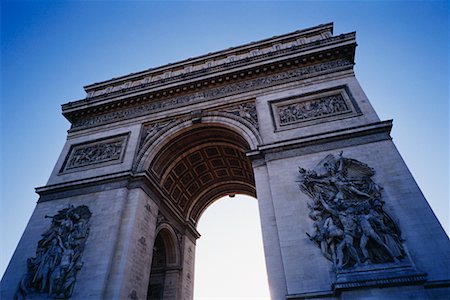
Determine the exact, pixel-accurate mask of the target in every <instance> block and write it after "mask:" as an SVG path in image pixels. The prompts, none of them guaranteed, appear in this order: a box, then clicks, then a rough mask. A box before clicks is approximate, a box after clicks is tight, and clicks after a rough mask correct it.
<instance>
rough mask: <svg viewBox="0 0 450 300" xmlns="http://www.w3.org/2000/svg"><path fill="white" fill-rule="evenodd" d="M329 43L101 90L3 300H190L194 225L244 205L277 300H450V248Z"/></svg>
mask: <svg viewBox="0 0 450 300" xmlns="http://www.w3.org/2000/svg"><path fill="white" fill-rule="evenodd" d="M332 30H333V26H332V24H325V25H320V26H317V27H313V28H309V29H305V30H301V31H296V32H293V33H289V34H285V35H282V36H278V37H273V38H270V39H267V40H263V41H259V42H253V43H250V44H247V45H243V46H239V47H235V48H230V49H227V50H224V51H219V52H215V53H210V54H207V55H204V56H200V57H197V58H192V59H187V60H184V61H181V62H178V63H173V64H169V65H165V66H162V67H158V68H154V69H150V70H146V71H143V72H138V73H134V74H131V75H127V76H123V77H119V78H115V79H111V80H108V81H104V82H101V83H95V84H92V85H89V86H86V87H85V90H86V93H87V96H86V98H85V99H82V100H78V101H74V102H69V103H67V104H64V105H63V106H62V111H63V115H64V116H65V117H66V118H67V119H68V120H69V121H70V122H71V124H72V126H71V128H70V130H69V131H68V137H67V142H66V144H65V146H64V148H63V150H62V153H61V155H60V157H59V159H58V161H57V163H56V166H55V168H54V170H53V173H52V174H51V176H50V179H49V181H48V183H47V185H46V186H44V187H40V188H37V193H38V194H39V195H40V199H39V201H38V204H37V206H36V209H35V211H34V213H33V215H32V217H31V220H30V222H29V224H28V226H27V228H26V230H25V232H24V234H23V236H22V238H21V240H20V243H19V245H18V247H17V249H16V251H15V254H14V256H13V258H12V260H11V262H10V264H9V266H8V269H7V271H6V273H5V276H4V277H3V280H2V283H1V298H2V299H12V298H14V297H17V298H19V299H22V298H30V299H34V298H37V299H38V298H43V299H48V298H69V297H72V298H76V299H101V298H103V299H192V298H193V283H194V257H195V242H196V239H197V238H198V237H199V233H198V232H197V230H196V224H197V222H198V220H199V218H200V216H201V214H202V213H203V211H204V210H205V209H206V208H207V207H208V206H209V205H210V204H211V203H212V202H213V201H215V200H217V199H218V198H220V197H222V196H225V195H232V194H236V193H240V194H247V195H251V196H254V197H256V198H257V199H258V203H259V211H260V218H261V224H262V232H263V242H264V252H265V258H266V265H267V273H268V279H269V285H270V291H271V296H272V299H305V298H311V297H314V298H364V297H372V298H374V299H376V298H377V299H380V298H385V297H389V298H419V299H423V298H445V297H448V295H449V294H450V290H449V282H450V281H449V280H450V269H449V264H450V259H449V258H450V247H449V240H448V238H447V236H446V234H445V232H444V231H443V229H442V227H441V226H440V224H439V222H438V221H437V219H436V217H435V216H434V214H433V212H432V211H431V209H430V207H429V206H428V203H427V202H426V200H425V199H424V197H423V195H422V193H421V192H420V190H419V188H418V186H417V184H416V183H415V181H414V179H413V178H412V176H411V174H410V172H409V171H408V169H407V167H406V165H405V164H404V162H403V160H402V158H401V157H400V155H399V153H398V151H397V149H396V148H395V146H394V144H393V143H392V141H391V137H390V130H391V127H392V122H391V121H390V120H388V121H381V120H380V119H379V118H378V116H377V114H376V113H375V111H374V110H373V108H372V106H371V105H370V102H369V100H368V99H367V97H366V95H365V94H364V92H363V90H362V89H361V87H360V85H359V84H358V81H357V80H356V78H355V75H354V73H353V65H354V56H355V48H356V40H355V33H347V34H341V35H337V36H333V33H332ZM242 267H245V266H242ZM230 288H232V287H230Z"/></svg>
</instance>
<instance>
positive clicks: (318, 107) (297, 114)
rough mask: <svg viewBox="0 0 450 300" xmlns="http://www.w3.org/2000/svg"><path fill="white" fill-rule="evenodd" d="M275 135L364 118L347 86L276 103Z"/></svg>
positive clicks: (274, 117)
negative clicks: (349, 118) (323, 124)
mask: <svg viewBox="0 0 450 300" xmlns="http://www.w3.org/2000/svg"><path fill="white" fill-rule="evenodd" d="M270 105H271V108H272V116H273V121H274V125H275V131H280V130H286V129H292V128H296V127H303V126H308V125H314V124H318V123H323V122H327V121H334V120H338V119H342V118H348V117H354V116H356V115H359V114H361V112H360V110H359V108H358V106H357V104H356V102H355V100H354V99H353V97H352V95H351V93H350V90H349V89H348V87H347V86H338V87H335V88H332V89H327V90H321V91H316V92H313V93H309V94H304V95H299V96H294V97H289V98H286V99H281V100H277V101H273V102H272V103H271V104H270Z"/></svg>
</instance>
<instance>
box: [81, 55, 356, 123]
mask: <svg viewBox="0 0 450 300" xmlns="http://www.w3.org/2000/svg"><path fill="white" fill-rule="evenodd" d="M352 65H353V63H352V62H351V61H350V60H349V59H345V58H343V59H338V60H334V61H328V62H324V63H319V64H315V65H310V66H306V67H302V68H298V69H293V70H289V71H286V72H283V73H278V74H273V75H269V76H264V77H260V78H255V79H252V80H247V81H241V82H236V83H232V84H228V85H225V86H221V87H217V88H213V89H209V90H206V91H201V92H197V93H193V94H189V95H184V96H179V97H174V98H171V99H167V100H161V101H156V102H151V103H146V104H141V105H138V106H134V107H129V108H125V109H123V110H120V111H114V112H109V113H105V114H101V115H96V116H88V117H85V118H82V119H79V120H77V121H75V122H74V123H73V124H72V129H84V128H89V127H93V126H98V125H102V124H107V123H111V122H117V121H121V120H125V119H130V118H134V117H138V116H142V115H146V114H148V113H153V112H158V111H163V110H168V109H172V108H176V107H181V106H185V105H189V104H193V103H198V102H203V101H207V100H210V99H214V98H219V97H225V96H230V95H233V94H238V93H243V92H247V91H251V90H255V89H259V88H263V87H269V86H273V85H276V84H281V83H285V82H289V81H293V80H298V79H302V78H305V77H309V76H312V75H317V74H319V73H322V72H327V71H331V70H333V71H336V70H337V69H341V68H346V67H351V66H352Z"/></svg>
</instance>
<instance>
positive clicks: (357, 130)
mask: <svg viewBox="0 0 450 300" xmlns="http://www.w3.org/2000/svg"><path fill="white" fill-rule="evenodd" d="M391 129H392V120H386V121H379V122H376V123H371V124H365V125H360V126H355V127H348V128H344V129H339V130H331V131H327V132H323V133H320V134H314V135H310V136H302V137H299V138H295V139H292V140H285V141H282V142H276V143H271V144H264V145H260V146H258V149H256V150H254V151H249V152H247V153H246V155H247V157H249V158H250V159H251V160H252V161H258V160H261V159H262V158H264V160H265V161H266V162H267V161H270V160H273V159H278V158H282V157H289V156H290V154H289V153H288V152H289V151H292V150H294V151H303V152H305V151H306V152H307V153H310V152H309V151H308V150H304V149H307V148H311V147H316V146H323V145H326V144H328V145H332V144H333V143H334V146H336V147H342V146H343V145H342V144H340V143H339V142H340V141H349V143H352V144H353V145H359V144H366V143H371V142H376V141H381V140H390V139H391V136H390V132H391ZM334 146H331V148H333V147H334ZM347 146H348V145H347ZM326 148H327V147H324V148H323V149H322V150H325V149H326ZM314 151H317V149H315V150H314ZM311 153H312V152H311ZM271 154H275V157H274V158H270V157H271V156H270V155H271ZM260 164H261V163H258V165H260Z"/></svg>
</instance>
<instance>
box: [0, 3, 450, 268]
mask: <svg viewBox="0 0 450 300" xmlns="http://www.w3.org/2000/svg"><path fill="white" fill-rule="evenodd" d="M328 22H334V33H335V34H341V33H347V32H351V31H356V32H357V41H358V45H359V46H358V47H357V50H356V66H355V72H356V76H357V78H358V80H359V81H360V83H361V85H362V87H363V89H364V90H365V92H366V94H367V96H368V97H369V99H370V101H371V103H372V105H373V106H374V107H375V110H376V111H377V112H378V114H379V116H380V118H381V119H383V120H385V119H394V128H393V132H392V136H393V137H394V142H395V144H396V145H397V147H398V148H399V151H400V153H401V154H402V155H403V158H404V160H405V161H406V163H407V165H408V166H409V168H410V170H411V171H412V173H413V175H414V176H415V178H416V180H417V182H418V184H419V186H420V188H421V189H422V191H423V192H424V194H425V196H426V197H427V199H428V200H429V202H430V204H431V206H432V208H433V209H434V211H435V212H436V213H437V215H438V217H439V219H440V221H441V223H442V224H443V225H444V227H445V228H446V230H447V232H448V231H449V225H448V216H449V175H448V171H449V153H448V151H449V88H448V86H449V6H448V3H447V2H446V1H442V2H421V1H414V2H407V1H401V2H376V1H375V2H373V1H371V2H362V1H361V2H357V1H347V2H340V1H329V2H318V1H311V2H302V1H295V2H271V1H267V2H253V1H252V2H238V1H234V2H143V1H139V2H133V1H126V2H125V1H116V2H103V1H97V2H87V1H86V2H46V1H27V2H21V1H2V2H1V158H2V160H1V206H0V226H1V228H0V235H1V236H0V238H1V239H0V245H1V247H0V251H1V257H0V274H2V273H3V271H4V269H5V268H6V265H7V262H8V261H9V259H10V257H11V255H12V252H13V251H14V249H15V247H16V245H17V242H18V240H19V238H20V236H21V234H22V232H23V230H24V228H25V226H26V223H27V221H28V218H29V217H30V215H31V212H32V210H33V209H34V206H35V202H36V200H37V198H38V197H37V195H36V194H35V193H34V187H37V186H43V185H45V183H46V181H47V179H48V177H49V175H50V173H51V170H52V168H53V166H54V164H55V162H56V160H57V158H58V156H59V153H60V151H61V149H62V147H63V144H64V142H65V138H66V130H67V129H68V128H69V123H68V122H67V121H66V120H65V119H64V117H63V116H62V115H61V113H60V105H61V104H63V103H66V102H68V101H71V100H76V99H81V98H84V97H85V93H84V91H83V89H82V87H83V86H84V85H87V84H91V83H94V82H98V81H103V80H107V79H110V78H113V77H117V76H121V75H125V74H129V73H132V72H137V71H141V70H145V69H147V68H151V67H156V66H159V65H163V64H166V63H171V62H176V61H179V60H182V59H185V58H189V57H194V56H198V55H201V54H205V53H208V52H212V51H217V50H222V49H225V48H228V47H231V46H237V45H240V44H245V43H248V42H251V41H256V40H260V39H264V38H268V37H271V36H274V35H280V34H284V33H287V32H291V31H295V30H298V29H304V28H307V27H311V26H316V25H318V24H323V23H328ZM404 226H407V224H404Z"/></svg>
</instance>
